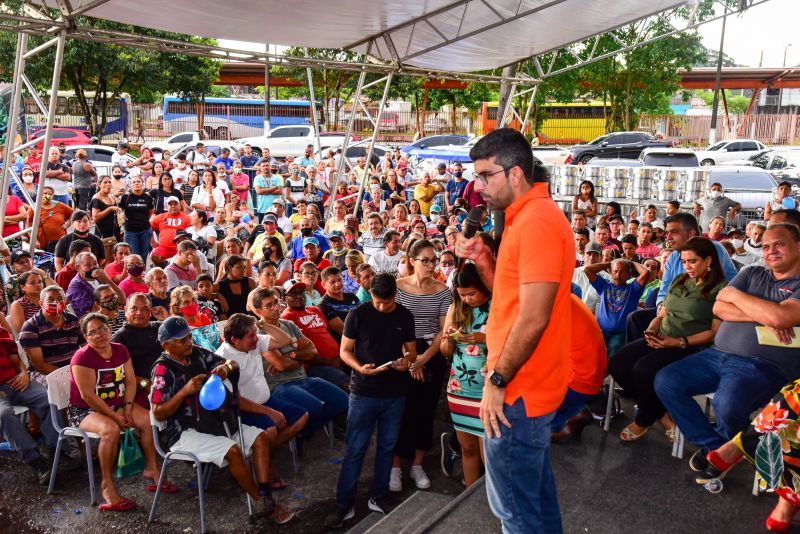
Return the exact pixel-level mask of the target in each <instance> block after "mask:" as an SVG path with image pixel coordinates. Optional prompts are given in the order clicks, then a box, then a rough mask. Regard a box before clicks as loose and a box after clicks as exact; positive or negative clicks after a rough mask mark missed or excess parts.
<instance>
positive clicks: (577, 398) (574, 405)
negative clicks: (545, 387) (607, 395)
mask: <svg viewBox="0 0 800 534" xmlns="http://www.w3.org/2000/svg"><path fill="white" fill-rule="evenodd" d="M596 396H597V395H586V394H585V393H578V392H577V391H575V390H572V389H569V388H567V395H566V397H564V400H563V401H561V406H559V407H558V410H556V414H555V416H554V417H553V422H552V423H550V430H551V431H553V432H558V431H559V430H561V429H563V428H564V427H565V426H566V425H567V420H568V419H569V418H570V417H572V416H573V415H576V414H577V413H578V412H580V411H581V410H583V409H584V408H585V407H586V403H587V402H589V401H590V400H592V399H593V398H595V397H596Z"/></svg>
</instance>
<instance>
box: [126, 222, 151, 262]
mask: <svg viewBox="0 0 800 534" xmlns="http://www.w3.org/2000/svg"><path fill="white" fill-rule="evenodd" d="M151 237H153V230H152V229H150V228H148V229H147V230H142V231H141V232H128V231H126V232H125V242H126V243H128V244H129V245H130V246H131V254H138V255H139V256H141V257H142V261H145V262H146V261H147V255H148V254H150V250H151V249H152V247H151V246H150V238H151Z"/></svg>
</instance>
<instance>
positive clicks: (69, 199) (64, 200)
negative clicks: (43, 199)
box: [53, 195, 72, 206]
mask: <svg viewBox="0 0 800 534" xmlns="http://www.w3.org/2000/svg"><path fill="white" fill-rule="evenodd" d="M53 200H57V201H59V202H61V203H62V204H66V205H67V206H72V196H70V195H53Z"/></svg>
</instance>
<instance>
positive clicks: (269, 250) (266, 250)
mask: <svg viewBox="0 0 800 534" xmlns="http://www.w3.org/2000/svg"><path fill="white" fill-rule="evenodd" d="M261 253H262V254H264V259H269V257H270V256H272V247H264V248H262V249H261Z"/></svg>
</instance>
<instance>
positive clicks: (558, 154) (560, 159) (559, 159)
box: [531, 145, 569, 165]
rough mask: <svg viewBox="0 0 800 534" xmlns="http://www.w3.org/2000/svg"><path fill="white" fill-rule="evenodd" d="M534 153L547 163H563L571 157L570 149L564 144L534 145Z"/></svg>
mask: <svg viewBox="0 0 800 534" xmlns="http://www.w3.org/2000/svg"><path fill="white" fill-rule="evenodd" d="M531 149H532V150H533V155H534V156H536V157H537V158H538V159H539V161H541V162H542V163H544V164H545V165H563V164H564V162H565V161H567V157H569V150H567V149H566V148H564V147H563V146H558V145H549V146H545V145H542V146H534V147H531Z"/></svg>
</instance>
